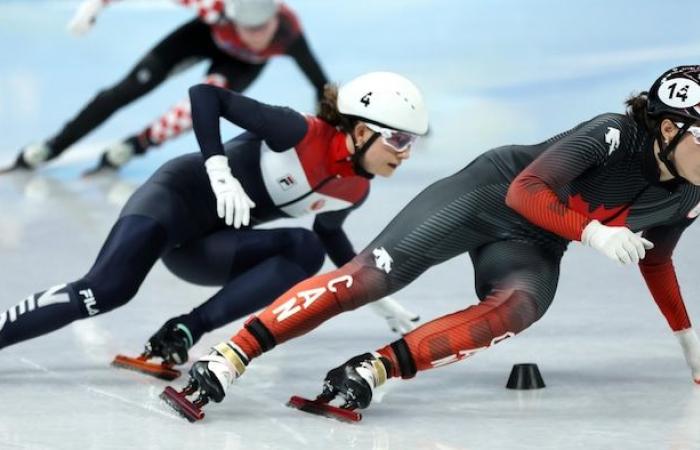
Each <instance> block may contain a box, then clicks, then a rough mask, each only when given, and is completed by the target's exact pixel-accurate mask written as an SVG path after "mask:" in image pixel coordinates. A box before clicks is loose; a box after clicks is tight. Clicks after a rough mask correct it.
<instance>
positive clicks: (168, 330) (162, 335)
mask: <svg viewBox="0 0 700 450" xmlns="http://www.w3.org/2000/svg"><path fill="white" fill-rule="evenodd" d="M179 319H180V318H179V317H176V318H174V319H170V320H168V321H167V322H165V324H164V325H163V326H162V327H160V329H159V330H158V331H156V333H155V334H154V335H153V336H151V338H150V339H149V340H148V342H147V343H146V348H145V350H144V352H143V353H142V354H141V355H140V356H138V357H136V358H132V357H129V356H125V355H117V356H116V358H114V361H112V365H114V366H116V367H121V368H123V369H129V370H135V371H137V372H141V373H145V374H146V375H151V376H154V377H156V378H160V379H163V380H168V381H171V380H174V379H175V378H177V377H179V376H180V374H181V372H180V371H179V370H177V369H174V368H173V366H174V365H176V364H184V363H185V362H187V359H188V355H187V352H188V350H189V349H190V348H191V347H192V345H193V344H194V341H193V339H192V334H191V333H190V331H189V329H188V328H187V327H186V326H185V325H184V324H182V323H180V322H179ZM153 358H161V359H162V362H161V363H157V362H151V361H149V360H150V359H153Z"/></svg>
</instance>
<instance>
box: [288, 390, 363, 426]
mask: <svg viewBox="0 0 700 450" xmlns="http://www.w3.org/2000/svg"><path fill="white" fill-rule="evenodd" d="M287 406H289V407H290V408H294V409H298V410H299V411H304V412H307V413H309V414H316V415H317V416H323V417H328V418H330V419H335V420H340V421H341V422H350V423H355V422H359V421H360V420H362V414H360V413H359V412H357V411H352V410H349V409H343V408H338V407H337V406H333V405H329V404H328V403H323V402H320V401H318V400H308V399H306V398H302V397H299V396H297V395H294V396H292V397H291V398H290V399H289V401H288V402H287Z"/></svg>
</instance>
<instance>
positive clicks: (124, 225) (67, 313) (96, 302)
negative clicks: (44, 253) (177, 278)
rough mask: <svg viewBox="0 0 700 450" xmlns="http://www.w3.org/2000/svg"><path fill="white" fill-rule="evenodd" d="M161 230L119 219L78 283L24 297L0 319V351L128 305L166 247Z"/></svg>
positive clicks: (135, 219) (138, 219)
mask: <svg viewBox="0 0 700 450" xmlns="http://www.w3.org/2000/svg"><path fill="white" fill-rule="evenodd" d="M166 240H167V239H166V234H165V230H164V228H163V227H162V226H161V225H159V224H158V223H157V222H156V221H154V220H153V219H150V218H147V217H142V216H126V217H122V218H120V219H119V220H118V221H117V223H116V224H115V225H114V227H113V228H112V230H111V232H110V234H109V236H108V237H107V240H106V241H105V243H104V245H103V247H102V249H101V250H100V253H99V255H98V256H97V260H96V261H95V263H94V265H93V266H92V268H91V269H90V271H89V272H88V273H87V274H86V275H85V276H84V277H82V278H80V279H78V280H76V281H74V282H72V283H67V284H62V285H58V286H54V287H52V288H49V289H47V290H46V291H42V292H39V293H37V294H33V295H30V296H29V297H27V298H26V299H24V300H22V301H21V302H20V303H19V304H17V305H15V306H13V307H11V308H9V309H8V310H7V311H5V312H3V313H2V314H0V348H3V347H6V346H8V345H12V344H15V343H17V342H21V341H25V340H27V339H31V338H34V337H36V336H40V335H43V334H46V333H49V332H51V331H53V330H56V329H58V328H61V327H63V326H65V325H68V324H69V323H71V322H73V321H75V320H78V319H82V318H86V317H90V316H93V315H96V314H102V313H105V312H107V311H110V310H112V309H114V308H116V307H118V306H121V305H123V304H125V303H126V302H128V301H129V300H130V299H131V298H132V297H133V296H134V295H135V294H136V292H137V291H138V289H139V287H140V286H141V283H142V282H143V280H144V278H145V277H146V274H147V273H148V272H149V270H150V269H151V267H152V266H153V264H154V263H155V261H156V260H157V259H158V258H159V256H160V254H161V253H162V252H163V250H164V248H165V245H166Z"/></svg>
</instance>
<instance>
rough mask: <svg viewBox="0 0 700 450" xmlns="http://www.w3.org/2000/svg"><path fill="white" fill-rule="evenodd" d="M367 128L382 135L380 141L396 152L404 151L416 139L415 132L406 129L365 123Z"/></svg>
mask: <svg viewBox="0 0 700 450" xmlns="http://www.w3.org/2000/svg"><path fill="white" fill-rule="evenodd" d="M365 125H367V128H369V129H370V130H372V131H374V132H375V133H379V135H380V136H381V137H382V141H384V143H385V144H386V145H388V146H390V147H391V148H393V149H394V150H395V151H397V152H403V151H406V150H407V149H408V148H409V147H410V146H411V145H413V144H414V143H415V142H416V140H417V139H418V135H417V134H413V133H409V132H407V131H399V130H392V129H391V128H384V127H380V126H379V125H375V124H373V123H366V122H365Z"/></svg>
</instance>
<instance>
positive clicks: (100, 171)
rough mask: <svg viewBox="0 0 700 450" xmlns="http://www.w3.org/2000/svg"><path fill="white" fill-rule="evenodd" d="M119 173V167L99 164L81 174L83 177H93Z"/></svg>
mask: <svg viewBox="0 0 700 450" xmlns="http://www.w3.org/2000/svg"><path fill="white" fill-rule="evenodd" d="M116 173H117V169H115V168H114V167H110V166H97V167H93V168H92V169H88V170H86V171H84V172H83V173H82V174H81V177H83V178H92V177H97V176H100V175H114V174H116Z"/></svg>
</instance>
